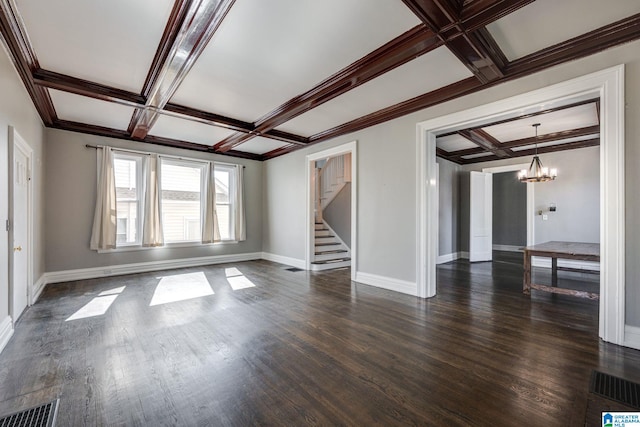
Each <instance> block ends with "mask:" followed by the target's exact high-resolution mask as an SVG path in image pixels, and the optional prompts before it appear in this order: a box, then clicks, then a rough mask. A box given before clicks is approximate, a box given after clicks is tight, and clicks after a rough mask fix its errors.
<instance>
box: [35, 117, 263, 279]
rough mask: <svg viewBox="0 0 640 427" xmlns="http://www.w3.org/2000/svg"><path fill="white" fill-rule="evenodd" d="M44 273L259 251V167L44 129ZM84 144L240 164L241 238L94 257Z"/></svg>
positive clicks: (91, 179)
mask: <svg viewBox="0 0 640 427" xmlns="http://www.w3.org/2000/svg"><path fill="white" fill-rule="evenodd" d="M46 136H47V164H46V172H45V173H46V196H47V197H46V208H47V216H46V227H47V238H46V244H45V252H46V271H47V272H56V271H65V270H76V269H83V268H91V267H103V266H114V265H123V264H134V263H142V262H153V261H167V260H174V259H181V258H198V257H208V256H215V255H230V254H243V253H255V252H261V250H262V206H263V203H262V185H261V182H260V181H261V178H262V163H261V162H257V161H254V160H246V159H236V158H232V157H226V156H224V157H223V156H215V155H211V154H209V153H199V152H195V151H186V150H179V149H173V148H168V147H161V146H155V145H151V144H143V143H134V142H130V141H123V140H118V139H113V138H104V137H100V136H94V135H85V134H79V133H74V132H68V131H62V130H57V129H47V133H46ZM85 144H91V145H110V146H113V147H126V148H130V149H136V150H141V151H147V152H156V153H160V154H170V155H181V156H184V157H189V158H200V159H209V160H219V161H224V162H227V163H236V164H241V165H245V166H246V168H245V171H244V178H245V201H246V220H247V240H246V241H244V242H239V243H229V244H220V245H213V246H212V245H205V246H191V247H184V248H171V249H170V248H157V249H151V250H139V251H131V252H119V253H118V252H116V253H98V252H96V251H92V250H90V249H89V240H90V238H91V226H92V222H93V211H94V208H95V197H96V196H95V188H96V150H95V149H91V148H86V147H85Z"/></svg>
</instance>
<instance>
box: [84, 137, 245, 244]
mask: <svg viewBox="0 0 640 427" xmlns="http://www.w3.org/2000/svg"><path fill="white" fill-rule="evenodd" d="M104 147H105V145H98V146H95V147H94V146H92V148H98V149H101V148H104ZM111 148H112V149H113V150H114V154H116V153H118V152H119V153H121V154H118V155H119V156H123V157H124V156H127V155H129V156H130V157H132V158H133V157H137V156H140V158H141V159H144V157H143V156H148V155H150V154H152V153H150V152H147V151H138V150H130V149H126V148H119V147H111ZM158 157H159V158H160V159H163V158H166V159H172V160H176V161H185V162H190V163H192V164H193V163H199V164H202V165H206V164H208V162H209V160H202V159H194V158H189V157H183V156H172V155H166V154H158ZM141 162H142V160H141ZM213 164H214V168H215V167H221V168H225V169H229V171H230V173H231V176H230V187H231V186H232V185H233V191H237V189H236V182H235V174H234V173H233V169H234V168H244V167H245V166H244V165H241V164H237V163H226V162H218V161H213ZM139 169H140V171H139V175H140V178H139V179H143V170H142V167H140V168H139ZM231 183H233V184H231ZM229 191H230V192H231V191H232V189H231V188H230V189H229ZM142 197H144V194H142ZM139 203H140V209H142V204H141V203H142V201H139ZM229 205H230V206H232V207H233V208H232V209H230V211H231V212H230V214H233V215H232V216H231V222H232V224H231V225H230V232H231V233H230V234H231V237H232V238H230V239H225V240H221V241H219V242H215V243H201V242H200V241H183V242H173V243H165V244H164V245H163V246H155V247H146V246H142V235H140V243H135V244H134V243H128V244H123V245H120V246H118V247H116V248H113V249H99V250H98V251H97V253H99V254H108V253H119V252H137V251H163V250H172V249H176V248H195V247H206V246H219V245H237V244H238V243H240V242H239V241H237V240H235V236H233V230H234V229H235V224H234V223H233V221H234V220H235V215H234V211H235V205H234V204H233V203H232V202H231V200H230V202H229ZM139 222H140V225H139V226H140V227H141V224H142V215H139ZM140 230H142V228H140Z"/></svg>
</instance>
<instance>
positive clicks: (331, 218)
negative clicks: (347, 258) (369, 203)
mask: <svg viewBox="0 0 640 427" xmlns="http://www.w3.org/2000/svg"><path fill="white" fill-rule="evenodd" d="M322 218H324V220H325V221H326V222H327V224H329V227H331V228H333V231H335V232H336V234H337V235H338V236H339V237H340V238H341V239H342V241H343V242H344V243H345V245H347V246H349V247H351V183H350V182H347V183H346V184H345V186H344V187H342V189H341V190H340V192H339V193H338V194H337V195H336V197H335V198H334V199H333V200H332V201H331V203H329V206H327V207H326V208H325V209H324V210H323V211H322Z"/></svg>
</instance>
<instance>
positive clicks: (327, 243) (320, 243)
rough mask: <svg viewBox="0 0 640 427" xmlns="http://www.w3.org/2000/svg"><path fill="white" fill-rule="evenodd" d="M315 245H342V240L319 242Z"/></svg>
mask: <svg viewBox="0 0 640 427" xmlns="http://www.w3.org/2000/svg"><path fill="white" fill-rule="evenodd" d="M314 246H315V247H318V246H340V242H317V243H316V244H315V245H314Z"/></svg>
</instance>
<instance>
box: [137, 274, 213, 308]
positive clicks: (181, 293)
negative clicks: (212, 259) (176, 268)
mask: <svg viewBox="0 0 640 427" xmlns="http://www.w3.org/2000/svg"><path fill="white" fill-rule="evenodd" d="M209 295H213V290H212V289H211V285H210V284H209V281H208V280H207V278H206V277H205V275H204V273H203V272H198V273H188V274H176V275H175V276H165V277H161V278H160V282H159V283H158V286H156V290H155V292H154V293H153V298H151V303H150V304H149V306H154V305H161V304H168V303H171V302H177V301H184V300H188V299H193V298H201V297H206V296H209Z"/></svg>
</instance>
